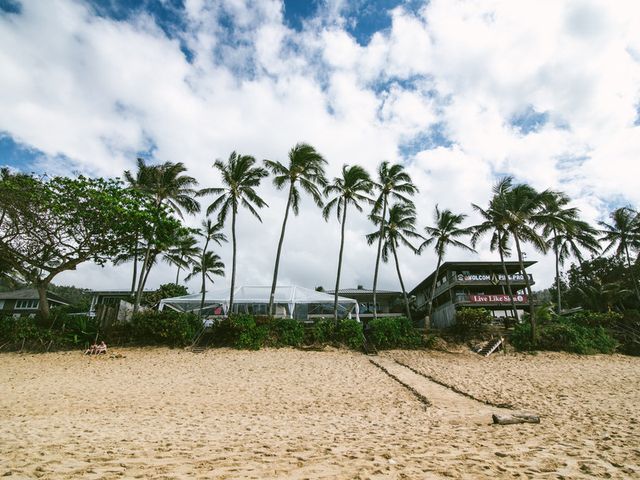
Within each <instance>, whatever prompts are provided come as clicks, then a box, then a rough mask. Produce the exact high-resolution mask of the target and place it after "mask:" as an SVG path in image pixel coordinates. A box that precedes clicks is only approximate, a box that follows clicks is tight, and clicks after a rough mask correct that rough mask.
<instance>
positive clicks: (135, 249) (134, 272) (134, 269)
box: [131, 236, 138, 297]
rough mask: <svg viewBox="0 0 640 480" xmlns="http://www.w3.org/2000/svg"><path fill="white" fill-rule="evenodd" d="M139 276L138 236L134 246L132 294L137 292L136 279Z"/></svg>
mask: <svg viewBox="0 0 640 480" xmlns="http://www.w3.org/2000/svg"><path fill="white" fill-rule="evenodd" d="M137 278H138V237H137V236H136V241H135V243H134V246H133V278H132V279H131V296H132V297H133V295H134V293H135V292H136V279H137Z"/></svg>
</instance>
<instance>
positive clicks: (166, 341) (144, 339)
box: [131, 310, 202, 347]
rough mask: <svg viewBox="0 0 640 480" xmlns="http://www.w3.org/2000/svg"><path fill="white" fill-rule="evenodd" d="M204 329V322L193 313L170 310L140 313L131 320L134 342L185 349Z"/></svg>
mask: <svg viewBox="0 0 640 480" xmlns="http://www.w3.org/2000/svg"><path fill="white" fill-rule="evenodd" d="M201 328H202V321H201V320H200V319H199V318H198V317H197V316H196V315H193V314H191V313H180V312H173V311H170V310H163V311H161V312H157V311H145V312H139V313H137V314H135V315H134V316H133V318H132V319H131V333H132V337H133V338H132V339H133V341H135V342H137V343H141V344H149V343H157V344H162V345H168V346H170V347H183V346H186V345H188V344H189V343H191V341H192V340H193V338H194V337H195V335H196V334H197V333H198V332H199V331H200V329H201Z"/></svg>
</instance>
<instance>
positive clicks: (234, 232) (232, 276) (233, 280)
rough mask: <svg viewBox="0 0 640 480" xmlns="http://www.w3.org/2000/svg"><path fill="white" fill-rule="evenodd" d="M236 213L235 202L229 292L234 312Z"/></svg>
mask: <svg viewBox="0 0 640 480" xmlns="http://www.w3.org/2000/svg"><path fill="white" fill-rule="evenodd" d="M236 214H237V207H236V205H235V204H234V205H233V206H232V210H231V243H232V252H233V253H232V259H231V292H229V311H228V314H229V315H231V313H232V312H233V291H234V289H235V287H236Z"/></svg>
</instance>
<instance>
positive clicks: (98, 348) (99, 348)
mask: <svg viewBox="0 0 640 480" xmlns="http://www.w3.org/2000/svg"><path fill="white" fill-rule="evenodd" d="M101 353H104V354H106V353H107V344H106V343H104V340H103V341H102V342H100V344H99V345H96V344H95V343H94V344H93V345H91V346H90V347H89V348H87V350H86V351H85V352H84V354H85V355H100V354H101Z"/></svg>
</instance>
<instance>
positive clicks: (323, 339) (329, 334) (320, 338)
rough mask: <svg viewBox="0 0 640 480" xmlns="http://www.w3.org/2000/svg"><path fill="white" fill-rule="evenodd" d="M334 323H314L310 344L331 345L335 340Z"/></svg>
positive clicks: (323, 321) (324, 320) (331, 321)
mask: <svg viewBox="0 0 640 480" xmlns="http://www.w3.org/2000/svg"><path fill="white" fill-rule="evenodd" d="M335 330H336V322H334V321H333V320H328V319H322V320H317V321H316V322H314V324H313V327H312V328H311V342H312V343H319V344H323V343H331V342H333V341H334V338H335Z"/></svg>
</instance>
